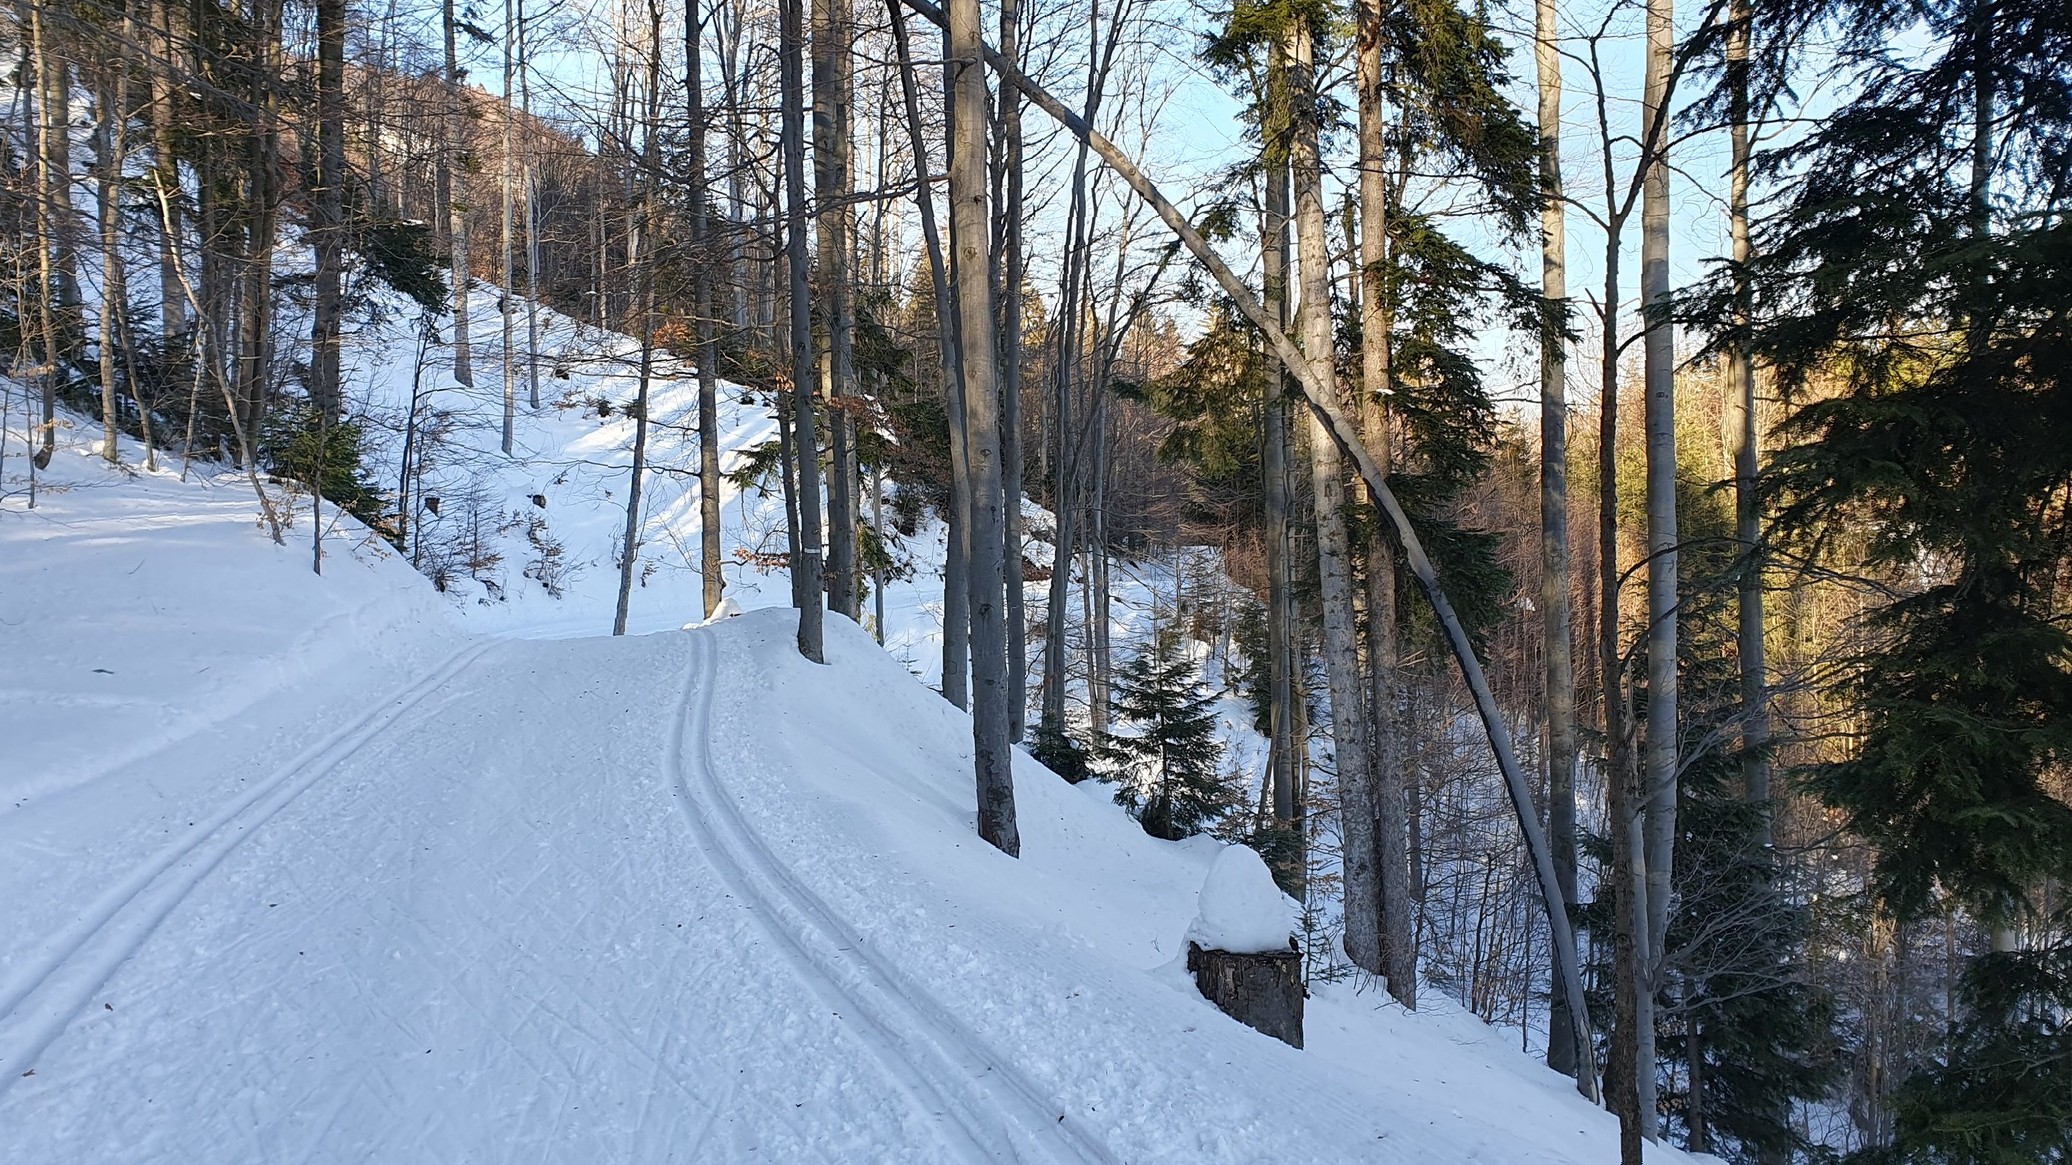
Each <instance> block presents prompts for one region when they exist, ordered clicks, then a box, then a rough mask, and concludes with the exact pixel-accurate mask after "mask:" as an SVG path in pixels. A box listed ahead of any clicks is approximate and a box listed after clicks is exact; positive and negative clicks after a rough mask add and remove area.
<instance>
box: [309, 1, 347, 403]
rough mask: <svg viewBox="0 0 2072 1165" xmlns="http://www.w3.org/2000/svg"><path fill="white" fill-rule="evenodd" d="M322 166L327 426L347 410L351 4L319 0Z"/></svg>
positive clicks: (319, 241)
mask: <svg viewBox="0 0 2072 1165" xmlns="http://www.w3.org/2000/svg"><path fill="white" fill-rule="evenodd" d="M316 19H317V70H316V80H317V168H316V175H315V178H316V180H315V182H314V183H313V184H312V188H311V190H310V231H309V235H310V246H311V249H312V250H313V251H314V252H315V253H316V294H315V310H314V312H313V313H312V314H313V321H312V324H311V330H310V361H309V400H310V404H311V405H312V406H313V407H314V408H315V409H316V410H317V413H318V415H319V416H320V417H321V418H322V419H323V420H324V421H326V422H331V421H336V420H337V419H338V417H339V415H340V413H341V411H342V409H343V405H344V393H343V386H342V385H341V384H340V383H339V375H340V373H339V333H340V329H341V326H342V325H343V323H344V317H345V0H317V3H316Z"/></svg>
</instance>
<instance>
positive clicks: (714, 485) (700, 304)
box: [684, 0, 727, 619]
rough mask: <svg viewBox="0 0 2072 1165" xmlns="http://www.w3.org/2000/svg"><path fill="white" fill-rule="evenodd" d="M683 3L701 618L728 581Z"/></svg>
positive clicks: (703, 205) (698, 118)
mask: <svg viewBox="0 0 2072 1165" xmlns="http://www.w3.org/2000/svg"><path fill="white" fill-rule="evenodd" d="M703 2H704V0H685V2H684V61H685V72H686V79H685V82H684V88H685V91H686V96H687V97H688V107H689V115H690V116H689V121H690V148H691V247H692V249H693V251H694V252H695V255H694V256H693V258H692V268H691V302H692V306H691V310H692V312H693V313H694V314H695V315H696V317H697V318H696V321H695V324H694V327H695V330H696V338H697V344H698V527H699V536H698V567H699V573H700V574H701V575H703V576H704V578H703V582H704V584H705V586H704V591H705V596H704V597H705V617H706V618H707V619H710V618H712V617H713V616H714V615H716V614H718V612H719V604H720V599H721V597H722V595H723V594H724V593H725V591H726V587H727V579H726V574H725V573H724V571H723V569H722V567H721V563H720V515H719V490H720V481H719V345H718V343H716V342H715V341H714V339H713V334H712V324H713V319H712V316H713V312H714V311H715V310H716V309H715V307H714V306H713V301H712V265H713V262H714V260H715V256H714V255H713V253H712V204H711V198H710V195H709V193H708V192H707V191H706V189H705V186H706V169H705V167H706V163H705V146H706V143H705V71H704V61H705V57H704V40H705V23H704V19H703V17H702V15H701V11H702V10H701V7H700V5H701V4H702V3H703Z"/></svg>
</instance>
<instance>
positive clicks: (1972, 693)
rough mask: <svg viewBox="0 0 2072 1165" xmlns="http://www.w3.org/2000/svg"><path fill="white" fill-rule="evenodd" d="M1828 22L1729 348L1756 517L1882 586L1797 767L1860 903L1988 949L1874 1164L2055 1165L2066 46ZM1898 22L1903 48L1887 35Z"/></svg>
mask: <svg viewBox="0 0 2072 1165" xmlns="http://www.w3.org/2000/svg"><path fill="white" fill-rule="evenodd" d="M1829 11H1830V12H1831V13H1833V14H1834V15H1836V16H1837V18H1838V19H1839V21H1840V23H1841V24H1842V26H1843V29H1844V32H1845V34H1846V45H1847V47H1848V48H1849V49H1850V50H1852V52H1853V59H1854V60H1855V61H1856V62H1857V63H1859V64H1860V65H1861V67H1862V70H1863V84H1862V85H1861V87H1860V88H1859V89H1858V90H1857V91H1856V93H1855V94H1854V95H1853V97H1852V99H1851V100H1849V101H1848V102H1846V103H1845V104H1843V105H1842V106H1841V107H1840V108H1839V109H1838V110H1837V111H1836V112H1835V113H1834V114H1833V115H1831V116H1829V117H1828V118H1826V119H1825V120H1824V121H1823V122H1821V123H1820V124H1819V125H1818V127H1817V128H1816V129H1815V131H1814V132H1812V133H1811V134H1809V135H1808V136H1807V137H1806V138H1805V139H1804V140H1803V141H1802V142H1800V143H1799V144H1797V145H1796V146H1794V147H1793V148H1791V149H1790V150H1789V151H1787V152H1786V153H1785V155H1784V157H1783V158H1782V162H1783V163H1784V165H1785V166H1786V167H1788V168H1787V169H1786V170H1785V171H1784V172H1786V173H1789V174H1792V175H1795V176H1797V181H1796V184H1795V185H1794V186H1793V187H1792V188H1791V189H1790V190H1789V198H1788V201H1787V202H1786V203H1785V205H1784V208H1783V210H1782V212H1781V213H1780V215H1779V216H1778V217H1777V219H1776V220H1775V221H1774V222H1773V223H1771V224H1770V225H1769V228H1768V231H1767V237H1766V238H1765V239H1764V240H1763V242H1764V244H1765V245H1764V246H1763V247H1762V252H1763V253H1762V255H1761V257H1760V258H1758V259H1756V260H1755V261H1754V262H1753V263H1752V264H1751V266H1750V269H1749V272H1750V275H1751V277H1752V281H1753V284H1754V288H1755V294H1756V311H1755V323H1754V325H1753V328H1752V333H1753V334H1752V336H1751V339H1752V345H1751V346H1752V348H1753V350H1754V352H1755V353H1756V355H1757V356H1758V357H1759V358H1761V359H1765V360H1767V361H1768V362H1769V363H1770V364H1771V365H1772V366H1773V367H1774V368H1775V369H1776V372H1777V380H1778V384H1779V386H1780V388H1781V389H1782V390H1783V392H1784V393H1785V395H1786V398H1787V400H1788V401H1790V402H1791V403H1792V404H1793V405H1794V408H1793V411H1792V412H1791V414H1790V416H1789V418H1788V420H1787V422H1786V427H1785V435H1786V436H1787V438H1788V439H1789V440H1788V444H1787V446H1786V448H1785V449H1784V451H1782V452H1780V453H1779V454H1777V455H1776V456H1775V458H1774V461H1773V466H1772V472H1771V478H1772V481H1771V486H1770V489H1771V491H1772V493H1773V494H1774V496H1775V497H1776V498H1777V501H1778V505H1779V509H1778V515H1779V519H1778V520H1779V524H1780V525H1781V526H1782V527H1783V528H1784V529H1785V530H1787V531H1790V532H1792V533H1794V534H1796V535H1797V536H1799V537H1800V538H1801V539H1803V540H1804V541H1805V542H1806V543H1807V544H1808V545H1810V546H1811V547H1812V548H1813V549H1814V550H1816V551H1817V550H1818V548H1819V546H1820V544H1821V542H1822V539H1823V536H1824V535H1826V534H1829V533H1831V532H1833V531H1836V530H1842V529H1855V530H1861V531H1865V532H1867V533H1868V534H1869V536H1870V538H1869V541H1870V556H1869V562H1868V564H1867V566H1868V568H1869V569H1870V570H1871V571H1873V572H1876V573H1877V574H1879V575H1880V576H1882V578H1883V580H1884V581H1885V582H1886V583H1887V585H1888V587H1889V590H1888V591H1887V592H1886V593H1887V594H1888V595H1890V596H1891V597H1889V598H1888V599H1886V600H1885V601H1882V602H1881V603H1879V604H1877V605H1875V606H1874V607H1873V609H1871V610H1870V611H1869V612H1868V614H1867V615H1866V617H1865V618H1864V619H1863V620H1862V621H1861V626H1860V628H1859V630H1860V635H1859V637H1858V644H1859V648H1858V650H1857V651H1856V653H1855V654H1854V656H1853V658H1851V659H1850V660H1849V666H1848V667H1847V669H1846V670H1845V672H1844V673H1843V675H1842V677H1841V678H1840V680H1839V681H1838V683H1837V684H1836V688H1835V694H1836V695H1837V696H1839V697H1841V698H1842V699H1843V700H1845V701H1846V702H1847V705H1848V706H1849V707H1850V708H1852V710H1853V711H1854V712H1855V713H1856V716H1857V728H1858V731H1857V733H1856V736H1855V739H1854V747H1853V748H1852V750H1851V751H1850V753H1849V755H1847V756H1846V757H1844V758H1843V759H1840V760H1837V761H1833V762H1830V763H1825V764H1820V765H1817V766H1814V767H1812V768H1810V769H1808V770H1806V771H1805V772H1803V773H1802V774H1801V775H1802V777H1803V778H1804V779H1805V780H1806V781H1807V783H1808V784H1809V785H1810V787H1811V788H1812V789H1813V790H1814V791H1815V792H1816V793H1817V794H1818V795H1819V796H1820V797H1821V798H1822V799H1823V800H1824V801H1825V802H1826V803H1827V804H1828V805H1830V806H1832V807H1833V808H1835V809H1836V810H1839V811H1840V812H1841V813H1842V814H1844V815H1845V817H1846V820H1847V821H1848V823H1849V824H1850V825H1851V827H1853V828H1854V829H1855V830H1856V831H1857V832H1858V833H1860V834H1861V835H1862V836H1864V837H1865V838H1867V839H1868V840H1869V841H1871V842H1872V843H1873V845H1874V847H1875V854H1876V858H1875V865H1874V869H1873V879H1874V885H1873V889H1874V890H1875V891H1876V893H1877V895H1878V898H1879V900H1880V903H1881V905H1882V906H1883V908H1884V909H1885V910H1887V911H1888V912H1890V913H1891V914H1893V915H1894V916H1896V917H1898V918H1901V919H1909V918H1917V917H1921V916H1924V915H1926V914H1928V913H1930V912H1933V911H1941V910H1945V909H1949V908H1952V907H1955V908H1958V909H1961V910H1962V911H1964V912H1965V913H1967V914H1968V915H1970V916H1971V917H1973V918H1975V919H1977V920H1978V921H1980V922H1981V923H1983V924H1984V925H1985V926H1986V927H1988V928H1989V929H1990V930H1991V931H1992V932H1993V933H1994V943H1993V945H1994V946H1995V947H1998V948H2001V949H1999V950H1996V951H1994V952H1991V953H1985V952H1978V953H1974V955H1973V957H1972V958H1971V959H1970V960H1969V961H1968V963H1967V966H1966V970H1965V975H1964V980H1965V981H1964V984H1963V990H1962V992H1961V995H1960V998H1961V1000H1963V1001H1964V1002H1962V1003H1961V1004H1960V1006H1959V1009H1958V1014H1957V1015H1956V1016H1954V1017H1952V1018H1953V1020H1954V1021H1955V1028H1956V1030H1955V1035H1954V1038H1953V1039H1952V1040H1951V1041H1950V1043H1949V1046H1948V1047H1947V1049H1946V1050H1945V1051H1944V1053H1943V1055H1942V1057H1941V1058H1940V1059H1939V1060H1938V1061H1937V1062H1936V1063H1935V1064H1934V1065H1933V1066H1932V1067H1931V1068H1929V1069H1928V1070H1926V1071H1925V1072H1924V1073H1923V1074H1921V1075H1920V1076H1917V1077H1916V1079H1915V1080H1914V1081H1912V1082H1910V1083H1909V1084H1908V1085H1907V1087H1906V1088H1905V1089H1904V1090H1903V1092H1902V1098H1903V1100H1904V1102H1905V1104H1904V1107H1903V1109H1902V1113H1901V1118H1900V1120H1899V1121H1898V1123H1897V1128H1896V1137H1897V1139H1896V1141H1895V1143H1894V1144H1893V1145H1891V1146H1890V1147H1889V1150H1888V1152H1887V1155H1888V1156H1889V1157H1890V1158H1891V1159H1896V1160H1922V1161H1927V1160H1934V1161H2012V1160H2049V1159H2055V1158H2057V1157H2061V1156H2062V1155H2063V1154H2064V1153H2065V1152H2067V1150H2068V1148H2072V1144H2068V1138H2072V1133H2068V1132H2067V1129H2068V1128H2072V1125H2068V1124H2067V1122H2066V1120H2065V1119H2064V1117H2065V1109H2066V1103H2065V1101H2064V1097H2065V1095H2066V1091H2067V1090H2066V1089H2065V1088H2064V1087H2063V1084H2062V1081H2063V1077H2064V1074H2065V1072H2066V1071H2067V1065H2068V1064H2072V1032H2068V1031H2067V1029H2066V1026H2065V1019H2064V1017H2065V1016H2066V1014H2067V1012H2068V1009H2072V974H2068V973H2067V972H2068V970H2072V967H2068V964H2072V957H2068V954H2067V951H2068V943H2072V939H2068V933H2067V922H2068V919H2067V918H2066V917H2065V915H2064V913H2063V911H2062V909H2060V910H2059V911H2057V912H2055V913H2051V912H2047V911H2045V910H2042V909H2039V903H2041V902H2042V901H2044V898H2043V897H2042V896H2041V895H2040V894H2039V891H2041V890H2044V889H2046V888H2047V887H2050V886H2053V885H2056V886H2062V885H2064V884H2065V883H2067V882H2068V881H2072V804H2068V803H2067V801H2066V798H2065V791H2064V788H2063V765H2064V762H2065V758H2066V757H2067V756H2068V755H2072V630H2068V627H2067V624H2066V619H2065V612H2066V609H2067V601H2066V600H2067V592H2066V587H2067V583H2066V579H2067V578H2068V571H2072V526H2068V524H2067V522H2066V520H2065V519H2066V516H2067V513H2066V499H2067V497H2068V494H2072V442H2068V441H2066V440H2065V434H2066V433H2068V432H2072V296H2068V295H2067V294H2066V288H2067V287H2068V286H2072V218H2068V215H2067V212H2068V210H2072V184H2068V183H2067V182H2066V181H2065V175H2066V174H2067V173H2072V40H2068V39H2067V37H2066V36H2065V32H2064V29H2065V21H2064V9H2063V5H2062V4H2059V3H2050V2H2044V0H1970V2H1968V3H1956V4H1949V5H1935V6H1926V7H1921V8H1914V7H1908V8H1904V9H1895V8H1892V7H1890V6H1887V5H1883V4H1862V5H1856V4H1849V5H1842V6H1837V7H1835V8H1832V9H1830V10H1829ZM1902 38H1904V40H1905V41H1906V43H1908V44H1910V45H1924V46H1927V48H1926V51H1924V52H1919V53H1891V52H1887V51H1885V50H1886V49H1888V48H1889V47H1890V46H1891V45H1893V44H1894V43H1897V42H1898V41H1900V40H1901V39H1902ZM1721 314H1723V313H1721ZM2019 927H2026V930H2027V937H2026V939H2025V940H2024V939H2023V938H2022V936H2021V934H2020V932H2019V931H2018V929H2017V928H2019ZM1960 1081H1961V1084H1962V1086H1961V1087H1958V1086H1955V1084H1956V1082H1960Z"/></svg>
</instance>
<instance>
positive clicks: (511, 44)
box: [496, 0, 649, 556]
mask: <svg viewBox="0 0 2072 1165" xmlns="http://www.w3.org/2000/svg"><path fill="white" fill-rule="evenodd" d="M517 31H518V20H517V13H516V11H515V8H514V3H513V0H504V88H503V97H504V103H503V106H502V108H500V109H498V110H497V120H498V121H499V122H500V123H501V124H502V125H503V134H504V137H503V151H502V152H503V156H504V171H503V195H504V217H503V249H504V262H503V270H502V273H501V274H500V275H499V276H498V277H497V282H498V283H499V284H500V285H501V289H500V290H499V291H498V293H497V297H496V305H497V314H498V316H499V317H500V322H501V324H502V326H503V362H504V363H503V366H504V371H503V384H504V429H503V435H504V436H503V449H504V456H506V457H509V456H511V455H512V453H511V435H512V426H513V425H514V423H515V422H516V420H517V414H518V387H517V385H515V384H513V383H512V377H513V375H514V374H515V373H516V371H517V366H518V362H517V357H516V353H514V352H513V351H512V345H513V343H514V337H513V331H514V328H515V323H516V321H515V317H514V316H513V314H512V309H513V308H514V307H515V306H516V302H515V301H516V298H517V295H518V287H517V283H516V282H515V281H514V280H513V279H512V270H511V246H512V242H513V240H512V238H511V232H512V229H513V224H512V219H513V217H514V211H515V206H514V202H513V199H514V197H515V192H514V191H513V189H512V187H513V184H514V183H515V182H516V181H517V179H516V177H515V176H514V175H513V173H512V168H513V164H514V162H515V155H516V151H517V147H516V145H515V144H514V143H513V141H512V130H513V128H514V126H513V121H514V120H515V118H514V116H513V112H512V109H511V93H512V88H511V79H512V76H513V73H514V70H515V69H516V66H517ZM632 249H633V244H632V240H631V239H629V240H628V245H627V252H628V253H627V261H628V262H631V261H632ZM635 278H636V279H638V278H639V276H637V275H636V276H635ZM603 286H604V283H603V281H602V280H599V281H598V287H599V298H602V294H603ZM648 322H649V321H645V320H643V321H642V324H643V326H645V325H646V324H647V323H648ZM627 553H628V555H629V556H630V555H631V553H632V547H631V546H630V545H629V546H628V547H627Z"/></svg>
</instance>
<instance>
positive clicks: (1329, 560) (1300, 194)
mask: <svg viewBox="0 0 2072 1165" xmlns="http://www.w3.org/2000/svg"><path fill="white" fill-rule="evenodd" d="M1314 36H1315V33H1314V32H1313V31H1312V30H1311V29H1310V28H1309V26H1308V24H1307V23H1306V22H1304V21H1301V20H1296V21H1294V22H1292V23H1291V25H1290V27H1289V29H1288V33H1287V45H1286V48H1285V50H1284V51H1286V52H1287V54H1288V82H1289V84H1288V91H1289V98H1290V105H1289V111H1290V115H1291V116H1290V118H1289V131H1290V132H1289V135H1288V159H1289V170H1290V172H1291V178H1292V180H1291V186H1292V189H1293V193H1294V199H1295V207H1294V211H1295V269H1296V273H1297V274H1296V278H1297V286H1298V289H1299V290H1298V299H1297V302H1296V310H1295V322H1296V326H1297V328H1298V329H1299V330H1300V332H1301V334H1302V354H1303V359H1304V360H1306V361H1307V362H1308V365H1309V374H1310V376H1311V377H1312V378H1313V379H1314V380H1315V381H1316V382H1317V383H1318V384H1319V385H1322V386H1323V391H1324V392H1326V393H1328V394H1330V396H1331V398H1332V403H1333V404H1334V405H1338V404H1340V402H1341V401H1342V400H1343V399H1344V398H1343V394H1342V389H1341V388H1340V386H1339V384H1338V376H1337V368H1336V361H1335V359H1334V356H1335V353H1334V349H1333V344H1332V333H1333V327H1332V319H1331V254H1330V246H1329V242H1328V241H1327V239H1326V238H1325V234H1324V192H1323V170H1322V161H1321V158H1320V157H1319V154H1318V137H1319V135H1320V133H1321V130H1322V126H1321V124H1320V111H1319V109H1318V107H1317V91H1316V64H1315V62H1314V61H1313V60H1312V59H1311V49H1312V46H1313V38H1314ZM1341 407H1342V405H1341ZM1310 425H1311V429H1312V434H1313V435H1312V438H1311V440H1310V474H1311V488H1312V490H1313V491H1314V493H1315V495H1316V539H1317V581H1318V589H1319V591H1320V596H1319V598H1320V603H1321V607H1322V613H1323V633H1324V675H1325V678H1326V680H1327V681H1328V683H1329V684H1330V688H1331V742H1332V754H1333V758H1334V760H1335V761H1336V764H1337V769H1338V789H1339V796H1340V798H1341V799H1342V800H1343V801H1344V803H1345V805H1346V809H1345V815H1346V829H1347V837H1346V850H1347V852H1346V854H1345V885H1346V913H1347V924H1346V932H1347V933H1346V947H1347V953H1348V954H1354V953H1355V952H1354V947H1355V946H1356V945H1357V946H1358V947H1359V948H1360V950H1359V952H1358V953H1359V954H1367V953H1369V949H1370V944H1369V942H1368V941H1367V939H1366V937H1365V936H1366V935H1368V934H1369V933H1372V934H1373V935H1374V936H1375V937H1374V940H1373V942H1372V944H1371V952H1372V953H1371V957H1372V958H1373V960H1374V962H1373V965H1372V966H1370V967H1369V968H1368V969H1369V970H1373V971H1376V972H1379V971H1381V970H1382V959H1381V950H1380V947H1381V939H1380V921H1381V920H1380V909H1379V907H1380V897H1381V895H1380V889H1381V887H1380V883H1379V876H1380V871H1379V870H1378V869H1376V867H1375V855H1376V853H1377V850H1376V847H1375V838H1374V811H1375V806H1374V800H1373V784H1372V781H1373V772H1372V769H1371V768H1370V765H1371V764H1372V761H1371V756H1372V753H1371V752H1370V751H1369V750H1370V747H1371V746H1370V740H1369V736H1368V729H1369V724H1368V716H1369V705H1368V700H1367V691H1366V685H1365V684H1363V683H1362V682H1361V679H1362V677H1361V675H1360V659H1359V642H1358V639H1357V638H1356V636H1357V631H1356V629H1355V626H1354V621H1353V620H1354V614H1353V569H1352V566H1353V564H1352V547H1351V543H1350V541H1349V539H1348V535H1347V531H1346V521H1345V505H1346V497H1345V468H1344V466H1345V462H1344V454H1343V452H1342V451H1341V450H1340V449H1339V447H1338V445H1337V444H1336V443H1335V442H1334V441H1333V440H1332V437H1331V434H1330V432H1329V431H1328V429H1329V422H1327V421H1326V420H1325V419H1324V418H1322V417H1320V416H1317V415H1315V414H1312V415H1311V417H1310ZM1370 452H1371V450H1370ZM1375 464H1376V470H1375V472H1376V473H1377V474H1378V473H1381V472H1383V470H1382V469H1381V468H1380V466H1381V465H1382V464H1383V463H1382V462H1379V461H1377V462H1376V463H1375ZM1355 915H1357V916H1358V918H1357V925H1355ZM1356 935H1357V936H1358V937H1357V938H1356ZM1392 986H1393V985H1392Z"/></svg>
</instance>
